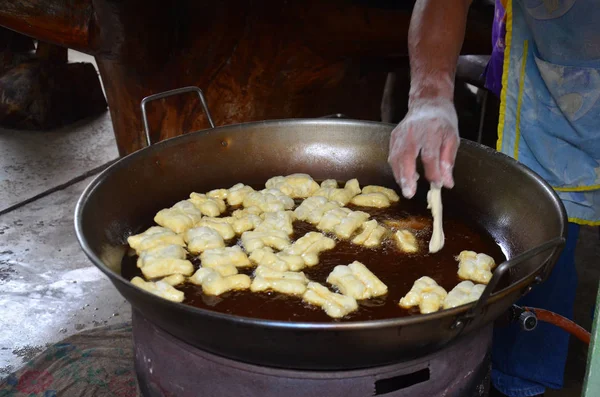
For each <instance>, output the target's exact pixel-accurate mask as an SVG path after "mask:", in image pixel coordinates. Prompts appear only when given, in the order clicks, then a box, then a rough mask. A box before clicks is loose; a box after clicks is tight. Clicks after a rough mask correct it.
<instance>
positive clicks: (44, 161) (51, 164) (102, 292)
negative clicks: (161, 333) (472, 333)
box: [0, 58, 600, 397]
mask: <svg viewBox="0 0 600 397" xmlns="http://www.w3.org/2000/svg"><path fill="white" fill-rule="evenodd" d="M80 59H81V58H80ZM83 59H85V58H83ZM116 157H117V150H116V146H115V143H114V138H113V135H112V128H111V125H110V118H109V115H108V112H107V113H106V114H104V115H102V116H100V117H98V118H95V119H93V120H86V121H83V122H80V123H78V124H77V125H75V126H71V127H68V128H64V129H61V130H58V131H52V132H22V131H7V130H1V129H0V291H1V292H0V319H1V320H0V321H1V323H0V327H1V330H2V332H0V378H2V377H3V375H6V374H7V373H9V372H10V371H12V370H14V369H16V368H17V367H19V366H21V365H22V364H24V363H25V362H26V361H27V360H28V359H29V358H31V357H33V356H34V355H36V354H37V353H39V352H40V351H42V350H43V349H44V347H45V346H46V345H47V344H49V343H54V342H57V341H59V340H60V339H62V338H64V337H66V336H67V335H70V334H73V333H75V332H77V331H79V330H82V329H85V328H89V327H96V326H101V325H104V324H112V323H116V322H121V321H123V320H124V319H128V318H129V317H130V314H131V312H130V307H129V305H128V304H127V303H126V302H125V301H124V299H123V298H122V297H121V296H120V295H119V294H118V293H117V292H116V290H115V289H114V288H113V287H112V284H111V283H110V282H109V281H108V279H107V278H106V277H105V276H103V275H102V274H101V273H100V271H99V270H97V269H96V268H95V267H93V265H92V264H91V263H90V262H89V261H88V260H87V259H86V257H85V256H84V254H83V253H82V252H81V250H80V248H79V245H78V243H77V241H76V238H75V234H74V230H73V211H74V207H75V203H76V200H77V199H78V197H79V194H80V193H81V191H82V190H83V188H84V187H85V186H86V184H87V183H89V181H90V179H91V177H90V174H94V173H96V172H97V171H98V169H99V167H102V166H104V165H105V164H107V163H108V162H110V161H112V160H114V159H115V158H116ZM598 243H599V236H598V230H597V229H592V228H586V229H584V230H583V231H582V235H581V241H580V243H579V247H578V250H577V269H578V273H579V280H580V286H579V290H578V297H577V311H576V320H577V322H578V323H580V324H581V325H583V326H584V327H585V328H587V329H590V328H591V318H590V310H591V308H592V306H593V303H594V300H595V296H596V290H597V287H598V280H599V279H600V266H598V264H599V262H600V261H599V259H600V245H599V244H598ZM586 358H587V347H586V346H584V345H583V344H582V343H580V342H578V341H573V342H572V344H571V351H570V356H569V363H568V365H567V376H566V385H565V386H566V387H565V389H564V390H562V391H558V392H554V391H549V392H548V393H547V395H548V396H552V397H558V396H577V395H579V394H580V389H581V381H582V379H583V374H584V371H585V362H586Z"/></svg>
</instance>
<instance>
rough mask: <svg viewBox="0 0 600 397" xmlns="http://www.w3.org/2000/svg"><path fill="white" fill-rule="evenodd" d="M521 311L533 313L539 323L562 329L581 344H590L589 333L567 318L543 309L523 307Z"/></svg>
mask: <svg viewBox="0 0 600 397" xmlns="http://www.w3.org/2000/svg"><path fill="white" fill-rule="evenodd" d="M523 309H525V310H527V311H530V312H533V313H535V315H536V316H537V319H538V320H539V321H544V322H546V323H549V324H553V325H556V326H557V327H560V328H562V329H564V330H565V331H567V332H568V333H570V334H571V335H573V336H574V337H576V338H577V339H579V340H580V341H582V342H583V343H585V344H588V345H589V344H590V338H591V335H590V333H589V332H587V331H586V330H585V329H584V328H582V327H581V326H579V325H577V324H575V323H574V322H573V321H571V320H569V319H568V318H565V317H563V316H561V315H560V314H556V313H554V312H551V311H549V310H545V309H538V308H535V307H523Z"/></svg>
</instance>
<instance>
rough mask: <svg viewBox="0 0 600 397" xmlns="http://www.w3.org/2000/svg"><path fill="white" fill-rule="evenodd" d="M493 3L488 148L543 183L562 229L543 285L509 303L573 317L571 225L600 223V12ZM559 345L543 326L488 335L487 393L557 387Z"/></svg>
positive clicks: (558, 2) (557, 335)
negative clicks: (492, 110) (561, 210)
mask: <svg viewBox="0 0 600 397" xmlns="http://www.w3.org/2000/svg"><path fill="white" fill-rule="evenodd" d="M498 1H500V2H501V3H502V4H501V5H503V6H504V7H497V16H496V17H497V19H499V18H502V20H505V21H506V25H505V28H506V35H505V37H504V38H503V40H502V37H500V38H497V39H496V43H495V45H494V52H495V55H497V56H496V57H495V58H494V57H493V61H494V60H496V59H498V55H499V54H500V53H503V65H502V66H501V68H500V67H499V66H500V65H498V64H491V65H488V73H489V72H491V73H489V74H488V77H490V78H492V77H493V75H495V74H496V75H497V73H496V72H497V71H498V70H499V69H502V82H501V84H497V83H496V84H492V85H491V87H492V88H494V87H497V86H499V85H501V87H502V91H501V95H500V97H501V105H500V122H499V126H498V147H497V149H498V150H499V151H501V152H503V153H505V154H508V155H509V156H511V157H514V158H516V159H517V160H519V161H520V162H521V163H523V164H525V165H526V166H528V167H529V168H531V169H532V170H533V171H535V172H536V173H537V174H539V175H540V176H541V177H542V178H544V179H545V180H546V181H548V182H549V183H550V184H551V185H552V186H553V187H554V189H555V191H556V192H557V193H558V195H559V196H560V198H561V199H562V201H563V203H564V205H565V208H566V209H567V214H568V217H569V221H570V222H571V223H570V225H569V231H568V238H567V244H566V247H565V249H564V250H563V252H562V254H561V257H560V259H559V260H558V262H557V264H556V265H555V266H554V269H553V271H552V273H551V275H550V277H549V278H548V279H547V280H546V281H545V282H544V283H543V284H541V285H539V286H537V287H535V288H534V289H533V291H532V292H531V293H529V294H527V295H526V296H525V297H523V298H522V299H521V300H520V301H519V302H518V304H520V305H524V306H532V307H541V308H544V309H547V310H551V311H554V312H556V313H559V314H561V315H563V316H565V317H567V318H572V316H573V305H574V300H575V290H576V287H577V274H576V271H575V263H574V256H575V246H576V242H577V237H578V232H579V225H578V224H586V225H599V224H600V25H599V24H598V22H599V21H600V7H598V5H599V4H598V2H597V0H596V1H594V0H507V1H503V0H498ZM502 8H504V9H505V11H506V15H505V16H504V14H503V12H502V11H503V10H502ZM498 11H500V12H498ZM504 17H505V18H504ZM500 21H501V20H500ZM499 27H500V28H501V27H502V26H501V24H500V26H499ZM496 30H497V31H501V30H502V29H499V28H498V27H496ZM500 62H502V60H500ZM488 83H489V82H488ZM488 85H489V84H488ZM532 199H535V198H532ZM568 343H569V336H568V334H567V333H566V332H564V331H562V330H560V329H558V328H557V327H555V326H553V325H550V324H543V323H542V324H540V325H539V326H538V328H537V329H536V330H535V331H533V332H524V331H521V330H520V329H519V326H518V325H516V324H513V325H511V326H510V327H505V328H500V327H499V328H496V329H495V330H494V344H493V347H492V368H493V369H492V381H493V383H494V386H495V387H496V388H497V389H499V390H500V391H501V392H502V393H504V394H506V395H508V396H511V397H512V396H533V395H536V394H540V393H543V392H544V390H545V389H546V388H547V387H550V388H560V387H562V384H563V375H564V368H565V363H566V358H567V352H568Z"/></svg>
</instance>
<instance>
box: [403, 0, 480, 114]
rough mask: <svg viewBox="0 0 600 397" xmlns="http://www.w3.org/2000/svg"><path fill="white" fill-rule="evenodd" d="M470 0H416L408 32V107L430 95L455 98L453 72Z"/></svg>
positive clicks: (449, 98)
mask: <svg viewBox="0 0 600 397" xmlns="http://www.w3.org/2000/svg"><path fill="white" fill-rule="evenodd" d="M470 4H471V0H418V1H417V3H416V4H415V7H414V10H413V14H412V18H411V23H410V28H409V32H408V50H409V55H410V73H411V87H410V94H409V106H410V104H411V103H414V102H415V101H419V100H421V99H430V98H444V99H448V100H450V101H452V99H453V97H454V75H455V72H456V63H457V61H458V56H459V54H460V49H461V47H462V43H463V40H464V37H465V27H466V24H467V14H468V11H469V6H470Z"/></svg>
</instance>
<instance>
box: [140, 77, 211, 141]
mask: <svg viewBox="0 0 600 397" xmlns="http://www.w3.org/2000/svg"><path fill="white" fill-rule="evenodd" d="M187 92H196V93H197V94H198V96H199V97H200V102H201V103H202V109H204V114H206V118H207V119H208V123H209V124H210V128H215V123H214V122H213V120H212V117H211V116H210V111H209V110H208V105H207V104H206V98H204V93H203V92H202V90H201V89H200V88H198V87H194V86H189V87H181V88H176V89H174V90H169V91H164V92H159V93H158V94H152V95H149V96H147V97H145V98H144V99H142V104H141V108H142V119H143V120H144V132H145V133H146V144H147V145H148V146H152V138H151V137H150V127H148V117H147V113H146V104H147V103H148V102H152V101H154V100H156V99H162V98H166V97H169V96H173V95H179V94H184V93H187Z"/></svg>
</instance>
